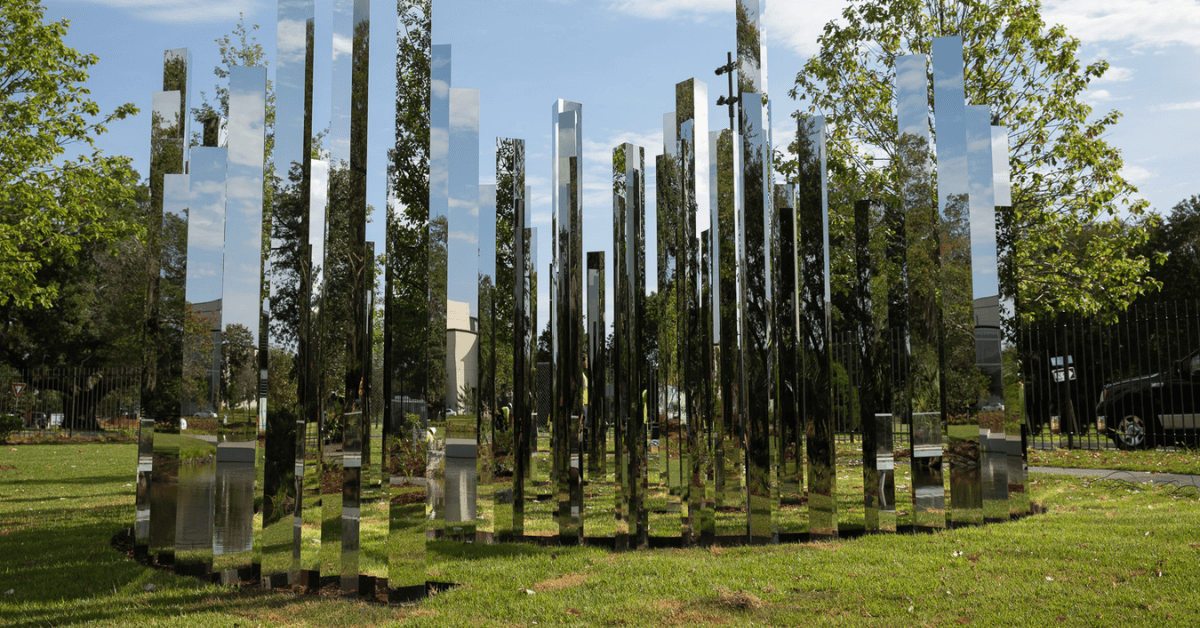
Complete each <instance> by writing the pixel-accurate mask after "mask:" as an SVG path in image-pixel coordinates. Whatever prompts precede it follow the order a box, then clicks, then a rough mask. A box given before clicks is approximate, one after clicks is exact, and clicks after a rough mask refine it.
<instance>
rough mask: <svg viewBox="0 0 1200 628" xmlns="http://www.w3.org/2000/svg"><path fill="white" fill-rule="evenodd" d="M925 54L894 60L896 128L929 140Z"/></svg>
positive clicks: (901, 131)
mask: <svg viewBox="0 0 1200 628" xmlns="http://www.w3.org/2000/svg"><path fill="white" fill-rule="evenodd" d="M925 67H926V60H925V55H903V56H899V57H896V125H897V129H898V131H899V134H900V135H903V134H905V133H909V134H912V135H916V136H918V137H922V138H925V141H926V142H928V141H929V90H928V83H927V80H928V77H927V76H926V74H925Z"/></svg>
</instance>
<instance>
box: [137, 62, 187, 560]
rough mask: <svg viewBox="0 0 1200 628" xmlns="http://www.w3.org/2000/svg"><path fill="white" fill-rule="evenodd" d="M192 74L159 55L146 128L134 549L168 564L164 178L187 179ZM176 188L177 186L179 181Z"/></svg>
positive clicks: (176, 231) (175, 382) (168, 266)
mask: <svg viewBox="0 0 1200 628" xmlns="http://www.w3.org/2000/svg"><path fill="white" fill-rule="evenodd" d="M190 67H191V53H189V52H188V50H187V49H186V48H179V49H175V50H167V51H165V52H164V53H163V91H161V92H155V94H154V96H153V103H152V107H151V123H150V204H151V209H150V216H151V224H149V225H147V231H148V233H149V236H150V237H149V241H148V243H147V245H148V249H149V250H148V253H149V259H150V266H149V267H148V268H147V281H148V285H147V291H146V303H145V309H144V318H145V321H146V327H145V334H144V337H143V344H142V347H143V348H142V381H141V391H140V393H141V394H140V397H141V403H140V408H141V411H140V413H139V415H138V419H139V425H138V429H139V432H140V436H139V442H140V447H141V448H144V449H149V450H151V451H150V452H148V453H147V455H143V452H139V456H142V457H143V458H145V457H149V458H150V464H149V465H143V467H147V466H148V467H149V468H148V469H146V471H145V472H143V473H142V475H141V476H139V478H138V490H139V496H140V497H141V499H140V500H139V503H140V506H139V510H140V511H141V512H142V513H143V516H144V518H145V519H148V520H149V525H148V526H142V527H141V528H139V529H140V530H142V531H143V532H145V533H146V536H145V537H141V538H136V539H135V541H134V544H135V546H139V547H142V548H144V549H145V551H148V552H149V553H150V554H152V555H156V556H161V558H160V559H159V560H160V562H162V563H165V564H170V563H171V562H172V561H173V560H174V545H175V539H174V527H175V490H176V489H175V481H176V475H177V471H176V468H177V466H178V447H173V446H172V445H171V441H169V440H168V439H169V438H170V437H168V439H159V440H160V441H162V442H159V443H158V444H157V445H156V444H155V441H154V438H153V434H154V433H162V434H177V433H178V432H179V412H180V403H181V400H180V398H179V394H178V391H179V383H180V378H181V377H182V373H181V370H182V368H183V349H182V342H183V338H182V336H181V335H180V334H179V333H178V330H180V329H182V324H181V323H182V319H183V316H184V313H185V312H184V294H183V293H184V273H185V272H186V268H185V264H186V257H185V253H186V251H185V247H186V246H187V216H186V213H185V211H184V210H185V209H186V208H185V207H178V208H176V211H177V212H178V213H174V212H171V211H170V210H169V209H168V208H166V207H165V206H164V199H165V198H166V177H167V175H182V174H183V173H184V172H186V163H187V161H188V139H189V135H188V130H189V120H190V117H189V115H188V111H189V108H188V96H189V87H190V82H191V74H190ZM173 185H176V186H178V185H182V181H176V183H174V184H173ZM160 463H161V464H160ZM156 481H157V482H156ZM156 483H157V484H160V486H156ZM156 504H157V505H159V507H158V508H156V507H155V505H156ZM147 511H148V512H147ZM135 551H139V550H135Z"/></svg>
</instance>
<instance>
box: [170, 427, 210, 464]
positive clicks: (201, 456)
mask: <svg viewBox="0 0 1200 628" xmlns="http://www.w3.org/2000/svg"><path fill="white" fill-rule="evenodd" d="M175 448H178V449H179V460H180V461H182V462H200V461H203V460H207V459H209V458H211V457H212V456H215V455H216V453H217V446H216V445H215V444H213V443H210V442H208V441H205V440H201V439H199V438H193V437H192V436H189V435H187V434H186V433H184V434H155V435H154V449H155V451H166V450H168V449H175Z"/></svg>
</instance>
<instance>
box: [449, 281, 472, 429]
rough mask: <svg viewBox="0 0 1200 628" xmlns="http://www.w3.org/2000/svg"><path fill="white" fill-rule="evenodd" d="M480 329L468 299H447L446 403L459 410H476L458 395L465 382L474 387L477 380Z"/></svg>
mask: <svg viewBox="0 0 1200 628" xmlns="http://www.w3.org/2000/svg"><path fill="white" fill-rule="evenodd" d="M478 373H479V332H478V323H477V322H476V321H475V320H474V319H472V318H471V310H470V308H469V306H468V305H467V304H466V303H461V302H459V301H447V302H446V388H447V389H448V390H447V391H446V405H447V406H449V407H451V408H454V410H455V411H456V412H458V413H460V414H462V413H468V412H474V411H475V409H474V408H467V407H463V405H462V404H464V403H466V400H461V401H460V399H459V393H460V392H461V391H462V387H463V384H468V385H469V386H471V387H472V388H474V387H475V386H476V383H477V382H478V379H479V377H478Z"/></svg>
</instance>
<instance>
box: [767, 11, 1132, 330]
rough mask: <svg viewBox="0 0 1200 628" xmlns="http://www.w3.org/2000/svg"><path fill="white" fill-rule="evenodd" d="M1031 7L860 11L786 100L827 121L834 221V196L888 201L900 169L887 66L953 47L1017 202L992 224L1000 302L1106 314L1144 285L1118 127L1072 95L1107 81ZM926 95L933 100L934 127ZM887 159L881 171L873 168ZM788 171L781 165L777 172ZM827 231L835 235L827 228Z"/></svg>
mask: <svg viewBox="0 0 1200 628" xmlns="http://www.w3.org/2000/svg"><path fill="white" fill-rule="evenodd" d="M1039 8H1040V5H1039V4H1038V3H1037V2H1036V1H1035V0H993V1H986V0H966V1H965V2H950V1H949V0H929V1H921V0H896V1H889V2H882V1H880V0H855V1H854V2H852V3H851V4H850V6H848V7H847V8H846V9H845V10H844V11H843V13H842V20H840V22H830V23H829V24H827V25H826V26H825V30H824V33H823V34H822V35H821V37H820V40H819V41H820V45H821V51H820V53H819V54H817V55H815V56H813V57H812V58H811V59H810V60H809V61H808V62H807V63H806V64H805V66H804V68H803V69H802V70H801V71H800V72H799V73H798V74H797V76H796V82H795V85H794V87H793V88H792V89H791V90H790V92H789V94H790V95H791V96H792V97H793V98H796V99H799V100H801V101H808V103H809V106H808V109H809V111H811V112H819V113H821V114H823V115H825V116H826V119H827V121H828V122H829V129H828V137H827V141H828V155H829V169H830V175H831V189H830V197H831V203H830V209H831V213H832V214H837V213H838V212H849V211H850V208H851V207H852V204H851V203H849V202H839V203H835V202H833V201H834V199H835V198H838V197H839V196H844V197H845V198H846V199H849V200H852V199H855V198H868V197H873V198H880V199H884V200H886V201H895V200H896V199H899V198H901V197H902V195H903V193H904V192H903V191H902V190H901V189H900V188H901V186H902V184H903V180H904V179H903V177H902V176H901V172H900V170H901V169H902V168H903V167H904V166H903V164H902V160H901V159H900V157H901V155H900V154H899V152H900V150H899V147H898V140H899V138H898V137H897V127H896V118H895V107H894V103H895V94H894V90H893V86H894V84H895V60H896V57H897V56H900V55H906V54H925V55H928V54H929V53H930V50H931V45H932V39H933V38H934V37H938V36H947V35H961V36H962V37H963V40H964V47H965V59H966V74H965V79H966V98H967V100H968V101H970V102H977V103H988V104H990V105H991V106H992V110H993V113H994V115H995V116H996V117H997V118H998V119H999V121H1000V122H1001V124H1004V125H1005V126H1006V127H1007V128H1008V130H1009V145H1010V151H1011V152H1010V155H1011V170H1012V181H1013V204H1012V207H1011V209H1009V210H1007V211H1005V212H1004V213H1002V214H1001V216H1000V222H1001V226H1002V228H1001V229H1000V232H999V234H998V238H999V242H998V243H999V246H1000V247H1001V248H1002V249H1011V251H1012V264H1011V265H1010V266H1008V267H1004V268H1002V269H1001V282H1002V286H1003V288H1002V289H1003V290H1004V291H1005V293H1006V294H1015V295H1017V297H1018V301H1019V307H1020V309H1021V312H1022V314H1023V315H1025V316H1027V317H1033V316H1037V315H1041V314H1044V313H1048V312H1053V311H1056V310H1070V311H1076V312H1081V313H1099V312H1113V311H1116V309H1118V308H1123V307H1124V306H1125V305H1127V304H1128V303H1129V302H1131V301H1132V300H1133V299H1134V298H1135V297H1136V296H1137V295H1139V294H1141V293H1142V292H1144V291H1145V290H1147V289H1148V288H1149V287H1150V286H1152V285H1153V283H1154V282H1153V280H1150V279H1147V278H1146V277H1145V273H1146V270H1147V268H1148V260H1147V259H1146V257H1145V256H1143V255H1138V254H1137V253H1136V252H1135V250H1134V249H1135V247H1136V245H1137V244H1139V243H1140V242H1142V241H1144V239H1145V237H1146V227H1147V222H1146V220H1145V218H1144V216H1143V212H1144V210H1145V208H1146V202H1145V201H1141V200H1136V199H1135V198H1134V197H1133V194H1134V193H1135V192H1136V191H1137V189H1136V188H1135V187H1134V186H1133V185H1131V184H1130V183H1129V182H1127V181H1126V180H1125V179H1124V178H1122V176H1121V174H1120V169H1121V165H1122V160H1121V155H1120V151H1119V150H1118V149H1116V148H1114V147H1112V146H1110V145H1109V144H1108V143H1107V142H1106V141H1105V140H1104V139H1103V135H1104V134H1105V132H1106V131H1107V130H1108V129H1109V128H1110V127H1111V126H1112V125H1113V124H1115V123H1116V121H1117V119H1118V118H1119V117H1120V115H1121V114H1120V113H1119V112H1117V111H1109V112H1107V113H1103V114H1099V115H1093V110H1092V107H1091V106H1089V105H1087V104H1085V103H1083V102H1081V101H1080V97H1081V96H1082V94H1083V93H1084V91H1085V90H1086V89H1087V87H1088V83H1089V82H1090V81H1091V80H1092V79H1094V78H1099V77H1100V76H1102V75H1103V74H1104V72H1105V71H1106V70H1107V69H1108V63H1107V62H1104V61H1097V62H1095V63H1092V64H1090V65H1086V66H1084V65H1082V64H1081V62H1080V61H1079V59H1078V58H1077V57H1076V53H1077V51H1078V49H1079V40H1077V39H1075V38H1073V37H1069V36H1068V35H1067V34H1066V31H1065V29H1064V28H1063V27H1061V26H1050V25H1047V24H1046V23H1045V22H1043V20H1042V18H1041V16H1040V14H1039ZM932 98H933V96H932V89H930V92H929V104H930V112H931V113H930V115H931V116H932V104H933V101H932ZM880 157H884V158H885V159H882V160H881V159H879V158H880ZM785 167H786V166H785V165H783V164H781V169H783V168H785ZM830 222H831V227H832V228H836V225H837V224H839V220H838V218H837V216H836V215H835V216H831V220H830Z"/></svg>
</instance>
